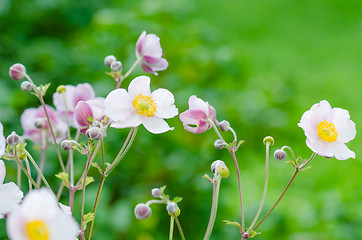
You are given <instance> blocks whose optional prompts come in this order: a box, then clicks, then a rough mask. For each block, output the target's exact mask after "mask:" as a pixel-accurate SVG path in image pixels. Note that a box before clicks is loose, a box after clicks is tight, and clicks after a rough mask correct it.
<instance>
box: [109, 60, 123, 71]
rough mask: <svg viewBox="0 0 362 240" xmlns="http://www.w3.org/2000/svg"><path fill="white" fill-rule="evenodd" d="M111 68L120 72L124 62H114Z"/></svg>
mask: <svg viewBox="0 0 362 240" xmlns="http://www.w3.org/2000/svg"><path fill="white" fill-rule="evenodd" d="M111 70H112V71H113V72H119V71H121V70H122V63H121V62H120V61H115V62H112V64H111Z"/></svg>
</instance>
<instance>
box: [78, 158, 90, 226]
mask: <svg viewBox="0 0 362 240" xmlns="http://www.w3.org/2000/svg"><path fill="white" fill-rule="evenodd" d="M90 162H91V154H90V152H88V153H87V164H86V166H85V170H84V175H83V176H82V177H83V186H82V205H81V213H80V216H81V224H80V225H81V231H82V232H84V228H83V227H85V226H84V224H83V222H84V201H85V186H86V180H87V173H88V169H89V165H90Z"/></svg>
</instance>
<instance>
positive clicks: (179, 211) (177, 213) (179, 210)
mask: <svg viewBox="0 0 362 240" xmlns="http://www.w3.org/2000/svg"><path fill="white" fill-rule="evenodd" d="M167 213H168V215H170V216H173V214H175V215H176V217H178V216H180V214H181V209H180V208H179V207H178V208H177V211H176V212H175V213H170V212H167Z"/></svg>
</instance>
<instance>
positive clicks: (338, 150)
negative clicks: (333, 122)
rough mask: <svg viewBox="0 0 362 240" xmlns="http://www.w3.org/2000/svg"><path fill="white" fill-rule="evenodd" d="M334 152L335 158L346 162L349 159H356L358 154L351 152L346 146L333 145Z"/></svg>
mask: <svg viewBox="0 0 362 240" xmlns="http://www.w3.org/2000/svg"><path fill="white" fill-rule="evenodd" d="M332 145H333V150H334V157H335V158H336V159H338V160H346V159H348V158H356V154H355V153H354V152H353V151H351V150H350V149H349V148H348V147H347V146H346V144H343V143H337V142H336V143H332Z"/></svg>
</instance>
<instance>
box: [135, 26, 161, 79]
mask: <svg viewBox="0 0 362 240" xmlns="http://www.w3.org/2000/svg"><path fill="white" fill-rule="evenodd" d="M136 56H137V58H142V60H141V67H142V69H143V71H145V72H148V73H153V74H155V75H156V76H157V72H156V71H162V70H166V68H167V67H168V62H167V61H166V59H164V58H162V48H161V45H160V38H159V37H158V36H156V35H155V34H147V35H146V31H143V32H142V34H141V36H140V37H139V38H138V40H137V43H136Z"/></svg>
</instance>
